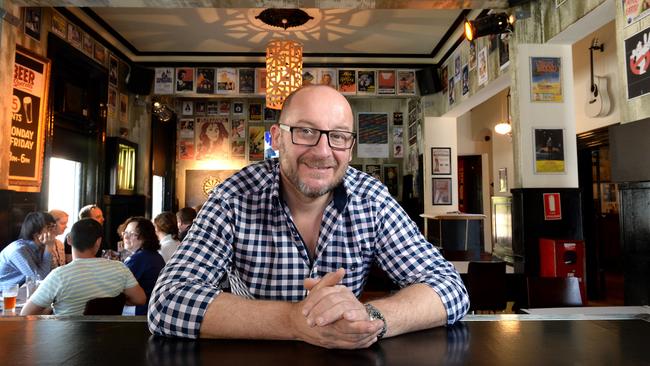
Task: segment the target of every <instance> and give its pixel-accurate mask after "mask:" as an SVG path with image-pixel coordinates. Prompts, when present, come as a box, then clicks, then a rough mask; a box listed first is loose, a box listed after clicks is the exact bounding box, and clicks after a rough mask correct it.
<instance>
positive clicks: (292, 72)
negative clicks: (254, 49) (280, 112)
mask: <svg viewBox="0 0 650 366" xmlns="http://www.w3.org/2000/svg"><path fill="white" fill-rule="evenodd" d="M301 85H302V44H300V43H298V42H294V41H280V40H278V41H271V42H269V43H268V44H267V45H266V107H267V108H271V109H282V104H284V101H285V99H287V97H288V96H289V94H291V92H293V91H294V90H296V89H298V88H299V87H300V86H301Z"/></svg>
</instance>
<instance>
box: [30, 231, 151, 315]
mask: <svg viewBox="0 0 650 366" xmlns="http://www.w3.org/2000/svg"><path fill="white" fill-rule="evenodd" d="M102 231H103V230H102V226H101V224H99V223H98V222H97V221H95V220H93V219H82V220H79V221H77V222H76V223H75V224H74V225H73V226H72V229H71V230H70V238H71V241H72V243H71V244H72V257H73V261H72V262H71V263H69V264H67V265H65V266H62V267H58V268H56V269H55V270H53V271H52V272H50V274H49V275H48V276H47V277H46V278H45V280H43V282H42V283H41V285H40V286H39V287H38V289H37V290H36V291H35V292H34V294H33V295H32V296H31V298H30V299H29V300H28V301H27V303H26V304H25V306H24V307H23V310H22V311H21V315H42V314H51V313H52V312H54V314H55V315H83V312H84V308H85V306H86V302H88V300H91V299H95V298H100V297H115V296H117V295H119V294H120V293H122V292H123V293H124V295H126V303H127V304H128V305H143V304H144V303H145V302H146V296H145V294H144V290H142V287H140V285H139V284H138V281H136V279H135V277H133V274H132V273H131V271H130V270H129V269H128V268H127V267H126V266H125V265H124V263H122V262H118V261H112V260H109V259H104V258H96V257H95V254H96V253H97V251H98V250H99V247H100V245H101V242H102Z"/></svg>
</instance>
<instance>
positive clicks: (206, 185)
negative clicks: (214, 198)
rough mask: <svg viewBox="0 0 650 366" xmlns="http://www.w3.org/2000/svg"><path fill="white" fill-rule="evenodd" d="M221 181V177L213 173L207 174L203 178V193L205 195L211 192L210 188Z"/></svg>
mask: <svg viewBox="0 0 650 366" xmlns="http://www.w3.org/2000/svg"><path fill="white" fill-rule="evenodd" d="M220 183H221V179H219V178H218V177H215V176H213V175H210V176H208V177H207V178H205V179H204V180H203V186H202V189H203V194H204V195H205V196H206V197H207V196H208V195H210V192H212V189H214V187H216V186H217V185H219V184H220Z"/></svg>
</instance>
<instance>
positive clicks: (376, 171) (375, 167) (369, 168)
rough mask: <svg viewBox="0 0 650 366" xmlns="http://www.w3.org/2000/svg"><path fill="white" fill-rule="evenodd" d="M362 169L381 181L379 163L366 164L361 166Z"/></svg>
mask: <svg viewBox="0 0 650 366" xmlns="http://www.w3.org/2000/svg"><path fill="white" fill-rule="evenodd" d="M363 171H364V172H366V173H368V174H369V175H370V176H371V177H373V178H375V179H377V180H378V181H380V182H381V180H382V176H381V164H366V165H364V167H363Z"/></svg>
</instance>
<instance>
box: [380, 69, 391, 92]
mask: <svg viewBox="0 0 650 366" xmlns="http://www.w3.org/2000/svg"><path fill="white" fill-rule="evenodd" d="M377 94H384V95H394V94H395V70H379V71H377Z"/></svg>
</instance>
